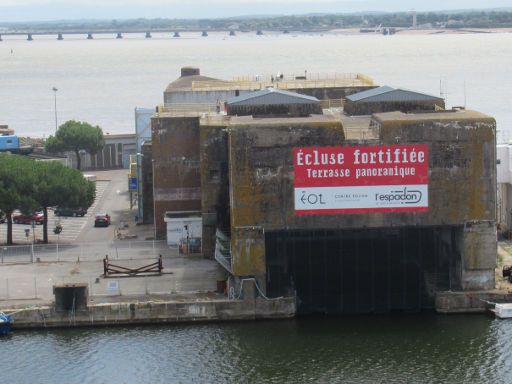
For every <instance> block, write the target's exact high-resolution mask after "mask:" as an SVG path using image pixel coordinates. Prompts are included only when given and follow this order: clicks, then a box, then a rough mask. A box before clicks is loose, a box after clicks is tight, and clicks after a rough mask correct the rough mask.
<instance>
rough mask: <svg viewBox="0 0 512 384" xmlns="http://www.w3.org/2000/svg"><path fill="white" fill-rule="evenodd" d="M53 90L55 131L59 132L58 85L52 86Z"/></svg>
mask: <svg viewBox="0 0 512 384" xmlns="http://www.w3.org/2000/svg"><path fill="white" fill-rule="evenodd" d="M52 91H53V101H54V106H55V133H57V91H58V89H57V88H56V87H53V88H52Z"/></svg>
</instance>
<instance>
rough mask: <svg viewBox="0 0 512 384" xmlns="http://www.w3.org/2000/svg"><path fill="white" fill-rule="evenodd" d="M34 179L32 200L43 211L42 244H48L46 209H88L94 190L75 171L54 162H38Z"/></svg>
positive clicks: (92, 185) (90, 184) (93, 187)
mask: <svg viewBox="0 0 512 384" xmlns="http://www.w3.org/2000/svg"><path fill="white" fill-rule="evenodd" d="M36 178H37V180H36V184H37V186H36V190H35V196H34V200H36V201H37V202H38V205H39V207H41V208H42V209H43V214H44V218H43V242H44V243H48V207H53V206H63V207H70V208H89V207H90V206H91V205H92V203H93V201H94V197H95V194H96V188H95V185H94V183H93V182H90V181H87V180H86V179H85V178H84V177H83V175H82V173H81V172H80V171H78V170H77V169H72V168H68V167H66V166H64V165H62V164H61V163H58V162H55V161H50V162H38V163H37V164H36Z"/></svg>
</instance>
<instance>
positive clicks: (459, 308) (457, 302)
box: [436, 291, 512, 314]
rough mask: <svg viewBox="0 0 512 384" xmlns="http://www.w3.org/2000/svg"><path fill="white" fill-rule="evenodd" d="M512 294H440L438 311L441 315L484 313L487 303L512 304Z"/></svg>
mask: <svg viewBox="0 0 512 384" xmlns="http://www.w3.org/2000/svg"><path fill="white" fill-rule="evenodd" d="M510 301H512V294H511V293H507V292H502V291H474V292H438V293H437V294H436V311H437V312H439V313H445V314H449V313H483V312H487V311H488V306H489V305H488V304H487V302H492V303H495V302H510Z"/></svg>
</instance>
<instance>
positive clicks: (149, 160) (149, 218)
mask: <svg viewBox="0 0 512 384" xmlns="http://www.w3.org/2000/svg"><path fill="white" fill-rule="evenodd" d="M141 153H142V155H143V156H142V162H141V168H142V172H141V173H142V199H143V200H142V206H143V210H142V222H143V223H144V224H153V219H154V216H153V215H154V211H153V151H152V146H151V142H150V143H145V144H144V145H142V147H141Z"/></svg>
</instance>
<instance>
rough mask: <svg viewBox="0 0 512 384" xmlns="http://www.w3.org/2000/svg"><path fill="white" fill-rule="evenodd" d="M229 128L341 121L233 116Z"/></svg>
mask: <svg viewBox="0 0 512 384" xmlns="http://www.w3.org/2000/svg"><path fill="white" fill-rule="evenodd" d="M227 123H228V124H229V126H269V127H270V126H280V125H296V124H297V125H308V124H318V123H321V124H322V123H327V124H332V123H337V124H341V121H340V120H339V119H338V118H337V117H336V116H332V115H311V116H308V117H265V118H261V117H253V116H231V117H230V119H229V120H228V121H227Z"/></svg>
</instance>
